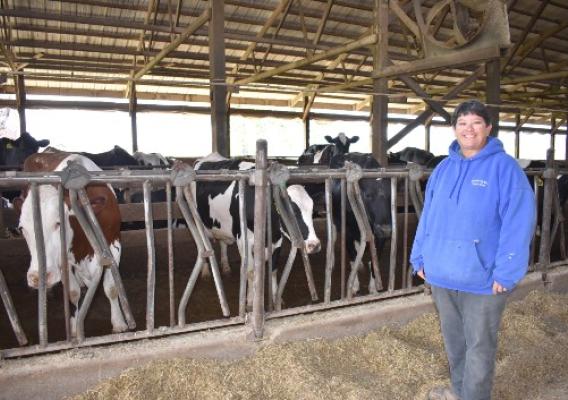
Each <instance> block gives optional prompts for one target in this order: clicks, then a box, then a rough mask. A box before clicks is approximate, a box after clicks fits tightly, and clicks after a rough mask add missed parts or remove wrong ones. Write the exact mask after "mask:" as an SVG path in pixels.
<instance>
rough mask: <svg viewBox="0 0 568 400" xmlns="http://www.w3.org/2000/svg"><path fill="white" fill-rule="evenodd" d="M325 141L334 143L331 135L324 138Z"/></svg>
mask: <svg viewBox="0 0 568 400" xmlns="http://www.w3.org/2000/svg"><path fill="white" fill-rule="evenodd" d="M324 138H325V140H327V142H328V143H333V138H332V137H331V136H329V135H325V136H324Z"/></svg>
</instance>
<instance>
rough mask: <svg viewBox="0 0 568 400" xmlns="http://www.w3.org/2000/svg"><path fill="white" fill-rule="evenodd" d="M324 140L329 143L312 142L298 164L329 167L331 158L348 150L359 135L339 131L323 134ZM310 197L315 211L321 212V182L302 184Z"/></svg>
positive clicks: (322, 194)
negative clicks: (314, 204)
mask: <svg viewBox="0 0 568 400" xmlns="http://www.w3.org/2000/svg"><path fill="white" fill-rule="evenodd" d="M325 140H327V141H328V143H329V144H313V145H311V146H309V147H308V148H307V149H306V150H304V152H303V153H302V155H301V156H300V157H299V158H298V166H304V167H306V166H322V167H329V164H330V162H331V159H332V158H333V157H335V156H338V155H341V154H345V153H348V152H349V146H350V145H351V143H356V142H357V141H358V140H359V136H353V137H351V138H349V137H347V136H346V135H345V133H343V132H341V133H340V134H338V135H337V136H336V137H335V138H333V139H332V137H331V136H329V135H328V136H325ZM304 187H305V188H306V191H307V192H308V194H309V195H310V197H311V198H312V199H313V200H314V202H315V203H316V206H315V208H316V211H317V212H318V213H319V212H322V211H323V210H324V209H325V205H324V193H325V185H324V184H323V183H308V184H306V185H304Z"/></svg>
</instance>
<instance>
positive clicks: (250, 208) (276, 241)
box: [195, 155, 321, 304]
mask: <svg viewBox="0 0 568 400" xmlns="http://www.w3.org/2000/svg"><path fill="white" fill-rule="evenodd" d="M211 159H216V160H217V161H210V160H211ZM253 168H254V163H251V162H247V161H241V160H236V159H228V160H227V159H222V157H215V155H212V156H211V157H206V158H205V159H202V160H199V161H198V162H197V163H196V164H195V169H196V170H202V171H206V170H209V171H211V170H213V171H218V170H250V169H253ZM287 192H288V195H289V196H290V200H291V201H292V208H293V209H294V214H295V216H296V220H297V222H298V225H299V227H300V231H301V233H302V238H303V239H304V243H305V250H306V252H307V253H308V254H313V253H316V252H318V251H319V250H320V249H321V243H320V240H319V239H318V237H317V235H316V233H315V230H314V225H313V219H312V212H313V201H312V199H311V198H310V196H309V195H308V194H307V192H306V190H305V189H304V188H303V186H301V185H290V186H289V187H288V188H287ZM238 193H239V191H238V184H237V181H232V182H221V181H217V182H214V181H208V182H197V183H196V185H195V198H196V203H197V209H198V212H199V215H200V217H201V219H202V221H203V224H204V225H205V227H206V228H207V229H208V231H209V234H210V236H211V237H212V238H214V239H216V240H218V241H219V242H220V243H221V244H222V246H223V245H229V244H232V243H235V242H236V243H237V245H238V249H239V252H240V254H241V257H242V256H243V249H244V240H243V235H242V233H241V226H240V212H239V195H238ZM245 198H246V223H247V242H248V243H247V249H248V254H247V257H248V258H247V259H248V265H247V270H248V271H249V274H248V277H249V288H250V287H252V286H250V285H252V282H251V281H250V279H252V274H251V273H250V272H251V271H252V270H253V265H254V264H253V254H252V251H253V245H254V232H253V231H254V187H252V186H249V185H247V186H246V188H245ZM270 209H271V223H272V232H271V234H272V248H273V265H274V266H276V260H277V259H278V255H279V250H280V247H281V245H282V240H283V239H284V238H287V233H286V231H285V229H284V225H283V223H281V221H280V218H279V217H278V214H277V212H276V210H275V207H274V206H273V205H270ZM222 252H223V247H222ZM225 254H226V253H225ZM221 263H222V265H223V263H224V262H223V260H222V261H221ZM271 278H272V279H271V282H272V287H273V289H274V290H273V293H276V289H277V282H276V269H274V270H273V273H272V277H271ZM250 295H251V292H250V291H248V296H247V299H248V302H249V304H250V301H251V300H252V298H251V296H250Z"/></svg>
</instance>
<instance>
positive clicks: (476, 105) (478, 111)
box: [452, 100, 491, 128]
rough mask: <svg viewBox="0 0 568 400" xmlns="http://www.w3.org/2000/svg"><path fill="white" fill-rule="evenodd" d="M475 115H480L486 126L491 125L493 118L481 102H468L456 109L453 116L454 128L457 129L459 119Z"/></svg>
mask: <svg viewBox="0 0 568 400" xmlns="http://www.w3.org/2000/svg"><path fill="white" fill-rule="evenodd" d="M468 114H474V115H479V116H480V117H481V118H483V120H484V121H485V124H486V125H491V116H490V115H489V110H488V109H487V107H486V106H485V104H483V103H482V102H480V101H477V100H468V101H464V102H463V103H461V104H460V105H459V106H457V107H456V109H455V110H454V113H453V115H452V126H453V127H454V128H455V127H456V123H457V122H458V118H459V117H461V116H462V115H468Z"/></svg>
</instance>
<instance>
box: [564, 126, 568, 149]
mask: <svg viewBox="0 0 568 400" xmlns="http://www.w3.org/2000/svg"><path fill="white" fill-rule="evenodd" d="M564 159H565V160H568V115H566V139H565V143H564Z"/></svg>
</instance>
